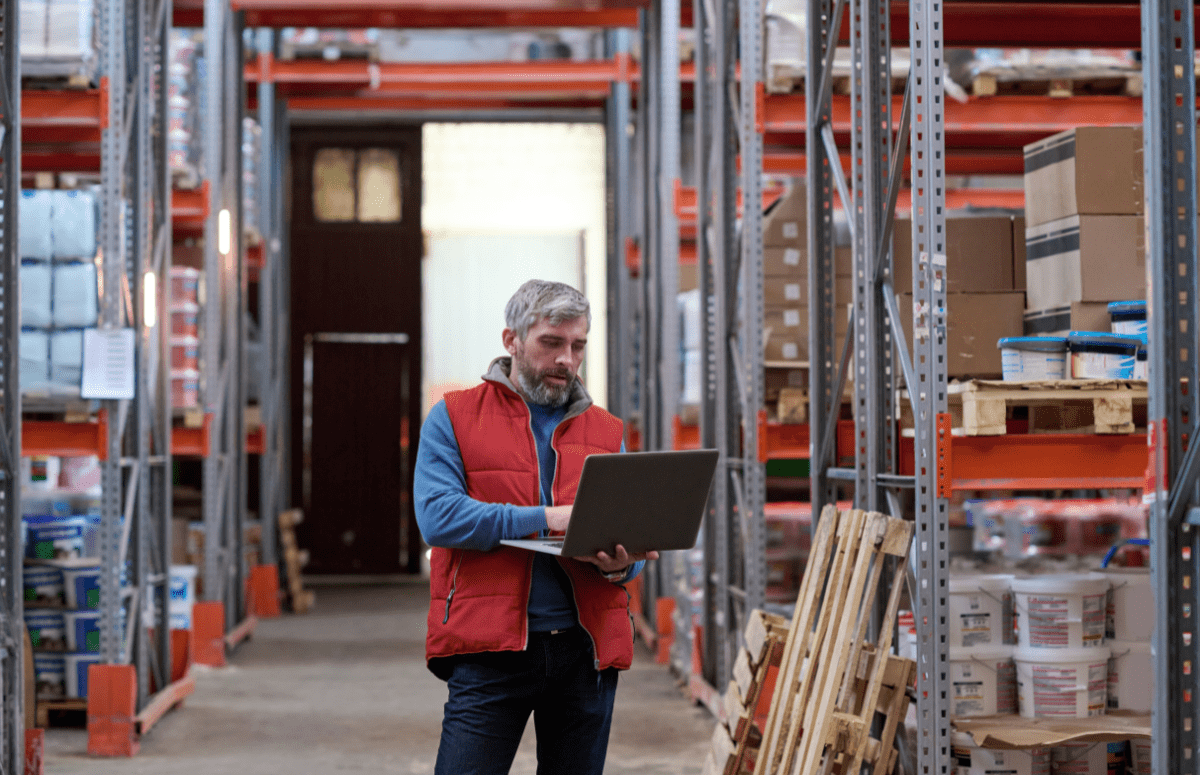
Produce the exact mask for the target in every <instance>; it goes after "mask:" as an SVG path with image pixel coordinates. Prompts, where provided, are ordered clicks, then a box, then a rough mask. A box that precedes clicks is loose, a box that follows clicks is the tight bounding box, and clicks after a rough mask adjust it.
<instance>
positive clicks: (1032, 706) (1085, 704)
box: [1013, 646, 1109, 718]
mask: <svg viewBox="0 0 1200 775" xmlns="http://www.w3.org/2000/svg"><path fill="white" fill-rule="evenodd" d="M1108 657H1109V649H1108V647H1107V646H1098V647H1096V646H1093V647H1091V648H1080V649H1037V648H1020V647H1018V648H1017V649H1015V650H1014V651H1013V661H1014V662H1015V663H1016V665H1017V704H1018V705H1019V706H1020V710H1021V715H1022V716H1025V717H1026V718H1042V717H1046V716H1059V717H1068V718H1086V717H1088V716H1099V715H1102V714H1103V713H1104V710H1105V706H1106V705H1107V703H1108Z"/></svg>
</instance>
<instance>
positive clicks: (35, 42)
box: [18, 0, 96, 85]
mask: <svg viewBox="0 0 1200 775" xmlns="http://www.w3.org/2000/svg"><path fill="white" fill-rule="evenodd" d="M20 11H21V43H20V46H19V47H18V50H19V51H20V54H21V75H23V76H31V77H35V78H39V77H42V78H46V77H53V78H63V77H66V78H69V79H71V80H72V83H76V82H78V81H81V82H82V85H86V84H88V83H92V82H94V80H95V72H96V46H95V29H94V25H93V23H92V20H93V17H94V15H95V6H94V4H93V3H92V0H21V3H20Z"/></svg>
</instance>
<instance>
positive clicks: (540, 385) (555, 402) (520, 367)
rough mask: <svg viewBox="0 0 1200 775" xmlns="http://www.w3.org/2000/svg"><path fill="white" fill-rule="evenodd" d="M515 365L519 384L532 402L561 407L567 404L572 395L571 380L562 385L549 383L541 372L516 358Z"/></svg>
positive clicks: (539, 404)
mask: <svg viewBox="0 0 1200 775" xmlns="http://www.w3.org/2000/svg"><path fill="white" fill-rule="evenodd" d="M513 365H514V366H515V367H516V368H515V371H516V378H517V385H518V386H519V387H520V388H521V392H523V393H524V394H525V397H526V398H527V399H529V401H530V402H532V403H535V404H537V405H538V406H554V407H559V406H563V405H565V404H566V403H567V399H569V398H570V397H571V382H570V381H568V382H567V384H565V385H563V386H562V387H555V386H553V385H547V384H546V383H545V382H544V381H542V378H541V374H539V373H538V372H535V371H533V370H532V369H529V368H527V367H526V366H525V364H524V363H520V362H518V361H516V360H515V359H514V361H513Z"/></svg>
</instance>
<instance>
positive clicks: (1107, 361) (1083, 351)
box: [1067, 331, 1142, 379]
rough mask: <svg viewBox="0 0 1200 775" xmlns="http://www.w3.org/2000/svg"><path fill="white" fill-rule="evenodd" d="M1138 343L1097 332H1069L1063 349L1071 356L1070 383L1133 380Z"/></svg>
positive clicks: (1116, 335) (1131, 337) (1117, 335)
mask: <svg viewBox="0 0 1200 775" xmlns="http://www.w3.org/2000/svg"><path fill="white" fill-rule="evenodd" d="M1141 346H1142V340H1141V338H1139V337H1136V336H1125V335H1123V334H1109V333H1104V332H1101V331H1070V332H1068V333H1067V349H1068V350H1069V351H1070V353H1071V377H1072V378H1073V379H1133V369H1134V366H1135V365H1136V363H1137V351H1138V348H1139V347H1141Z"/></svg>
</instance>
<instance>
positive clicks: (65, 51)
mask: <svg viewBox="0 0 1200 775" xmlns="http://www.w3.org/2000/svg"><path fill="white" fill-rule="evenodd" d="M46 8H47V13H46V54H47V56H51V57H63V58H69V59H81V60H83V59H90V58H91V57H92V55H93V47H92V13H93V9H92V3H91V2H90V1H89V0H50V2H49V3H47V4H46Z"/></svg>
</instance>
